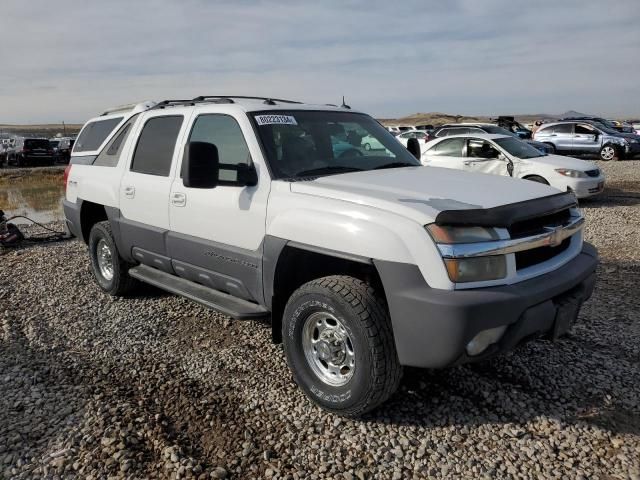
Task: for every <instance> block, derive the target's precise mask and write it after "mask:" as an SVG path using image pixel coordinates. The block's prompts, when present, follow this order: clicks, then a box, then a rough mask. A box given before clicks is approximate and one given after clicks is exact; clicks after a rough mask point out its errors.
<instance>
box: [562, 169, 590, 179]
mask: <svg viewBox="0 0 640 480" xmlns="http://www.w3.org/2000/svg"><path fill="white" fill-rule="evenodd" d="M556 172H558V173H559V174H560V175H564V176H565V177H571V178H586V177H588V175H587V174H586V173H584V172H581V171H580V170H571V169H569V168H556Z"/></svg>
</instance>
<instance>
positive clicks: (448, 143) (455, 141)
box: [429, 138, 464, 157]
mask: <svg viewBox="0 0 640 480" xmlns="http://www.w3.org/2000/svg"><path fill="white" fill-rule="evenodd" d="M463 145H464V138H451V139H449V140H443V141H441V142H440V143H438V144H437V145H436V146H434V147H433V148H432V149H430V150H429V155H437V156H439V157H462V146H463Z"/></svg>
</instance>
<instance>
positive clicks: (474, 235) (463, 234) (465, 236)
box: [426, 223, 500, 243]
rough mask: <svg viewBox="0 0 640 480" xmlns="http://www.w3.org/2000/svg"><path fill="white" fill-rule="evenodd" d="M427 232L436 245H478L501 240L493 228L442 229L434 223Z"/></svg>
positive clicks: (428, 227)
mask: <svg viewBox="0 0 640 480" xmlns="http://www.w3.org/2000/svg"><path fill="white" fill-rule="evenodd" d="M426 228H427V232H429V235H431V238H433V240H434V242H436V243H477V242H491V241H493V240H499V239H500V237H499V235H498V233H497V232H496V231H495V230H494V229H493V228H484V227H441V226H439V225H436V224H434V223H432V224H431V225H427V227H426Z"/></svg>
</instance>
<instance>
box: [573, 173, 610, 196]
mask: <svg viewBox="0 0 640 480" xmlns="http://www.w3.org/2000/svg"><path fill="white" fill-rule="evenodd" d="M604 182H605V177H604V176H602V175H601V176H599V177H596V178H574V179H569V180H567V187H568V188H569V189H571V191H572V192H573V193H574V194H575V196H576V197H577V198H587V197H591V196H593V195H598V194H600V193H602V192H603V191H604Z"/></svg>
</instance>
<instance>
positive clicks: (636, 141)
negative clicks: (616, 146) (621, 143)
mask: <svg viewBox="0 0 640 480" xmlns="http://www.w3.org/2000/svg"><path fill="white" fill-rule="evenodd" d="M628 142H629V143H640V142H639V141H638V140H637V139H635V138H630V139H629V140H628Z"/></svg>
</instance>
